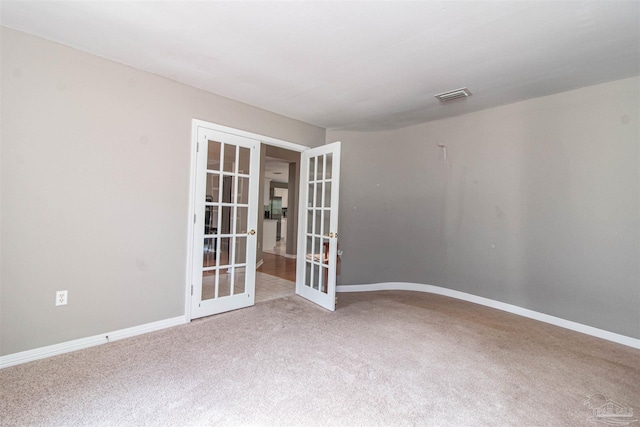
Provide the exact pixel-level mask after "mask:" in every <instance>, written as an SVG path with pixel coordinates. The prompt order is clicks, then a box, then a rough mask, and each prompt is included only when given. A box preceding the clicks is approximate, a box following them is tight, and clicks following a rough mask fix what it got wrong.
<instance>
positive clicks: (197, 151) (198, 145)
mask: <svg viewBox="0 0 640 427" xmlns="http://www.w3.org/2000/svg"><path fill="white" fill-rule="evenodd" d="M199 152H200V143H199V142H196V153H199Z"/></svg>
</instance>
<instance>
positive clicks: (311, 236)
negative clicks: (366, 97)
mask: <svg viewBox="0 0 640 427" xmlns="http://www.w3.org/2000/svg"><path fill="white" fill-rule="evenodd" d="M332 156H333V154H332V153H326V154H321V155H318V156H315V157H310V158H309V159H308V163H307V171H308V178H309V182H308V188H307V200H306V204H307V206H306V210H307V215H306V223H307V224H306V230H305V254H306V258H305V263H304V268H305V272H304V276H303V285H304V286H306V287H308V288H312V289H315V290H316V291H318V292H322V293H325V294H326V293H327V292H328V283H327V282H328V274H329V248H330V230H331V191H332V184H333V183H332V179H331V176H332V168H333V161H332V160H333V157H332Z"/></svg>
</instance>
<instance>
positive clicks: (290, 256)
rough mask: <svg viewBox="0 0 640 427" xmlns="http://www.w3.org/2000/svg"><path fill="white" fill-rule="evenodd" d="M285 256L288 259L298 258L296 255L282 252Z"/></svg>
mask: <svg viewBox="0 0 640 427" xmlns="http://www.w3.org/2000/svg"><path fill="white" fill-rule="evenodd" d="M284 257H285V258H290V259H296V258H298V255H291V254H284Z"/></svg>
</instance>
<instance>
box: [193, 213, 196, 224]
mask: <svg viewBox="0 0 640 427" xmlns="http://www.w3.org/2000/svg"><path fill="white" fill-rule="evenodd" d="M193 223H194V224H195V223H196V214H193Z"/></svg>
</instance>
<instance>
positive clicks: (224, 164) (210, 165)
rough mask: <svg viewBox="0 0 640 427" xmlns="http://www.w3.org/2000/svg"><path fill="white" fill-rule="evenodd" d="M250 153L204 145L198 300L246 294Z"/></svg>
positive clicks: (216, 144)
mask: <svg viewBox="0 0 640 427" xmlns="http://www.w3.org/2000/svg"><path fill="white" fill-rule="evenodd" d="M250 159H251V150H250V149H249V148H246V147H242V146H239V145H235V144H231V143H225V142H220V141H215V140H208V142H207V167H206V191H205V203H204V210H205V212H204V219H205V220H204V230H203V232H204V234H203V262H202V271H201V273H202V276H201V278H202V290H201V300H202V301H205V300H211V299H217V298H223V297H226V296H232V295H238V294H242V293H244V292H245V290H246V278H245V271H246V267H247V249H248V246H247V232H248V230H247V228H248V222H249V185H250V178H251V177H250V171H249V165H250Z"/></svg>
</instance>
